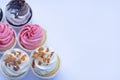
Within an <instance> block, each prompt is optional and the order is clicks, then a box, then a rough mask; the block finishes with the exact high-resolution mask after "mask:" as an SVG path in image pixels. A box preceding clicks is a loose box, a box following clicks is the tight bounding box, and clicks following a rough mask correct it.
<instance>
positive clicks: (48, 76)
mask: <svg viewBox="0 0 120 80" xmlns="http://www.w3.org/2000/svg"><path fill="white" fill-rule="evenodd" d="M59 68H60V58H59V56H58V57H57V65H56V67H55V68H54V70H52V71H51V72H49V73H48V74H45V75H41V74H39V73H38V72H37V71H36V70H34V68H32V70H33V72H34V74H35V75H36V76H38V77H39V78H43V79H50V78H52V77H54V76H55V75H56V74H57V72H58V71H59Z"/></svg>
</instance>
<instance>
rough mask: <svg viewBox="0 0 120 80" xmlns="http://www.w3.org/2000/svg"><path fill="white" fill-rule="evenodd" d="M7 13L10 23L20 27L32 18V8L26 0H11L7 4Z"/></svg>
mask: <svg viewBox="0 0 120 80" xmlns="http://www.w3.org/2000/svg"><path fill="white" fill-rule="evenodd" d="M5 14H6V15H5V16H6V20H7V21H8V23H9V24H11V25H13V26H15V27H19V26H23V25H25V24H26V23H28V22H29V21H30V20H31V17H32V10H31V8H30V6H29V5H28V4H27V3H26V2H25V0H11V1H10V2H9V3H8V4H7V5H6V10H5Z"/></svg>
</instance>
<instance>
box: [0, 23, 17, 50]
mask: <svg viewBox="0 0 120 80" xmlns="http://www.w3.org/2000/svg"><path fill="white" fill-rule="evenodd" d="M14 41H15V33H14V32H13V29H12V28H11V27H9V25H7V24H3V23H1V22H0V51H4V50H6V49H8V48H10V47H12V44H13V43H14Z"/></svg>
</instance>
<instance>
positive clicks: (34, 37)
mask: <svg viewBox="0 0 120 80" xmlns="http://www.w3.org/2000/svg"><path fill="white" fill-rule="evenodd" d="M18 39H19V44H20V45H21V46H22V47H23V48H25V49H27V50H34V49H36V48H38V47H40V46H42V45H43V44H44V43H45V40H46V31H45V30H44V29H43V28H41V27H40V26H39V25H37V24H28V25H25V26H24V27H23V28H22V29H21V31H20V33H19V38H18Z"/></svg>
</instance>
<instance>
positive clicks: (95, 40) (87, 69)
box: [0, 0, 120, 80]
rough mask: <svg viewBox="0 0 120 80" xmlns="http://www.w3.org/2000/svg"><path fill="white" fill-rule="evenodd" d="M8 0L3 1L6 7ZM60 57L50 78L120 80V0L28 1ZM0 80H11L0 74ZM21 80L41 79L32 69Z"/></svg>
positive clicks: (34, 16) (34, 19)
mask: <svg viewBox="0 0 120 80" xmlns="http://www.w3.org/2000/svg"><path fill="white" fill-rule="evenodd" d="M7 1H8V0H4V1H3V0H1V1H0V5H1V7H2V8H4V6H5V4H6V2H7ZM27 2H28V3H29V4H30V5H31V7H32V9H33V23H38V24H40V25H41V26H42V27H43V28H45V29H46V30H47V31H48V39H49V44H51V46H52V47H54V48H55V49H56V51H57V52H58V53H59V55H60V56H61V61H62V63H61V69H60V72H59V73H58V75H57V76H56V77H55V78H54V79H51V80H73V79H74V80H120V64H119V62H120V49H119V48H120V36H119V35H120V0H27ZM0 80H8V79H7V78H5V77H4V76H3V75H1V74H0ZM22 80H39V78H37V77H36V76H34V75H33V73H32V72H31V71H30V72H29V74H28V75H27V76H26V77H25V78H23V79H22Z"/></svg>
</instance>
